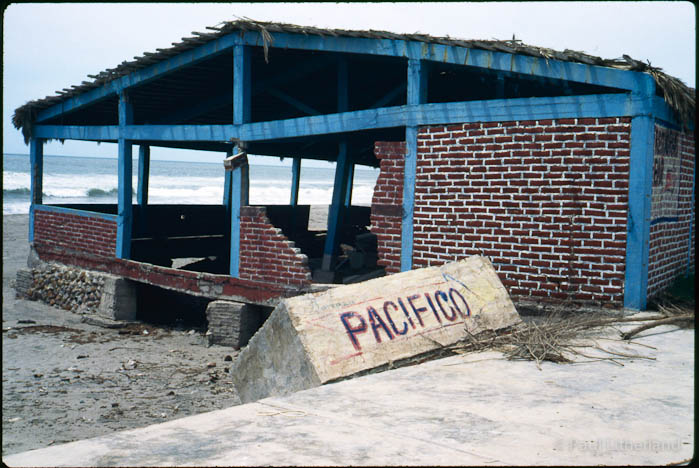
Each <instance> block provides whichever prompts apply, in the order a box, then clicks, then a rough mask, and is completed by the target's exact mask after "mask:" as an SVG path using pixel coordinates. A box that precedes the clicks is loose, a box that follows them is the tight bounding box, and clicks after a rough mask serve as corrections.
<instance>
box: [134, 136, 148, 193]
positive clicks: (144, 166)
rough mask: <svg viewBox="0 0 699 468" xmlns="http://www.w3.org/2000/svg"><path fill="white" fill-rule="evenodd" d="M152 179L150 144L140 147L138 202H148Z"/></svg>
mask: <svg viewBox="0 0 699 468" xmlns="http://www.w3.org/2000/svg"><path fill="white" fill-rule="evenodd" d="M149 179H150V146H147V145H140V146H139V147H138V195H137V197H136V199H137V200H138V204H139V205H141V206H145V205H147V204H148V185H149V184H148V181H149Z"/></svg>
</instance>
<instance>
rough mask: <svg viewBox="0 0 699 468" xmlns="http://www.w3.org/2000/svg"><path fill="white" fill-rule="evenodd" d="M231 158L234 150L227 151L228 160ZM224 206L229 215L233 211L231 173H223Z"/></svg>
mask: <svg viewBox="0 0 699 468" xmlns="http://www.w3.org/2000/svg"><path fill="white" fill-rule="evenodd" d="M231 156H233V149H229V150H228V151H226V158H229V157H231ZM223 206H225V207H226V212H227V213H229V212H230V209H231V171H225V172H224V173H223ZM229 214H230V213H229Z"/></svg>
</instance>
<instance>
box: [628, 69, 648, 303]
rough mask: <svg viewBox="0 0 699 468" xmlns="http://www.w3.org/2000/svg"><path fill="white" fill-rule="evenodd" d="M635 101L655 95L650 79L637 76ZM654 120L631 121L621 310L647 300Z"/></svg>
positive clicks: (638, 118) (642, 117) (645, 115)
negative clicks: (636, 98)
mask: <svg viewBox="0 0 699 468" xmlns="http://www.w3.org/2000/svg"><path fill="white" fill-rule="evenodd" d="M633 95H634V96H635V97H639V98H647V99H648V101H649V102H651V101H652V97H653V96H654V95H655V81H654V80H653V79H652V78H651V76H650V75H645V74H643V75H638V78H637V85H636V91H634V92H633ZM654 143H655V118H654V117H653V115H652V112H651V111H650V110H649V111H648V112H644V113H642V114H640V115H637V116H635V117H633V118H632V119H631V151H630V165H629V208H628V217H627V222H626V223H627V224H626V269H625V277H624V307H627V308H629V309H636V310H644V309H645V308H646V302H647V298H648V257H649V252H650V217H651V205H652V200H653V198H652V197H653V193H652V192H653V158H654V146H655V145H654Z"/></svg>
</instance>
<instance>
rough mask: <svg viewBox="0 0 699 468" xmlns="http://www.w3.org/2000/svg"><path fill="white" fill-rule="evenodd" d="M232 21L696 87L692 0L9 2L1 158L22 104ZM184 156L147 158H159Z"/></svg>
mask: <svg viewBox="0 0 699 468" xmlns="http://www.w3.org/2000/svg"><path fill="white" fill-rule="evenodd" d="M236 17H248V18H251V19H256V20H262V21H278V22H286V23H294V24H301V25H308V26H319V27H327V28H343V29H381V30H387V31H392V32H397V33H414V32H420V33H426V34H430V35H436V36H447V35H448V36H451V37H456V38H463V39H511V38H512V35H513V34H514V35H516V37H517V38H518V39H521V40H522V41H523V42H525V43H527V44H531V45H537V46H543V47H549V48H552V49H557V50H564V49H573V50H579V51H584V52H587V53H589V54H592V55H597V56H601V57H603V58H617V57H621V56H622V55H623V54H627V55H630V56H631V57H633V58H635V59H638V60H643V61H646V60H648V61H650V63H651V64H652V65H654V66H657V67H661V68H663V69H664V70H665V72H667V73H669V74H670V75H673V76H676V77H678V78H680V79H681V80H682V81H684V82H685V83H686V84H688V85H689V86H692V87H695V67H696V62H695V61H696V57H695V56H696V50H695V42H696V41H695V37H696V36H695V34H696V32H695V28H696V24H695V9H694V5H692V4H691V3H689V2H560V3H551V2H541V3H539V2H532V3H527V2H514V3H509V2H493V3H488V2H479V3H466V2H464V3H364V4H357V3H354V4H337V3H328V4H317V3H307V4H304V3H298V4H293V3H281V4H273V3H259V4H255V3H235V4H224V3H216V4H213V3H212V4H207V3H194V4H186V3H173V4H167V3H151V4H146V3H143V4H134V3H124V4H84V3H83V4H66V3H61V4H12V5H10V6H9V7H7V9H6V10H5V12H4V17H3V22H4V24H3V26H4V37H3V54H4V62H3V152H4V153H27V152H28V150H27V146H26V145H25V144H24V142H23V140H22V137H21V134H20V132H19V131H17V130H15V129H14V127H13V126H12V123H11V118H12V114H13V112H14V109H16V108H17V107H19V106H21V105H22V104H24V103H25V102H27V101H31V100H34V99H40V98H43V97H45V96H47V95H53V94H54V91H55V90H59V89H62V88H66V87H70V85H74V84H80V82H81V81H83V80H89V79H88V78H87V75H88V74H96V73H98V72H100V71H102V70H104V69H106V68H111V67H114V66H116V65H117V64H119V63H120V62H122V61H124V60H131V59H132V58H133V57H134V56H135V55H140V54H141V53H142V52H143V51H155V49H156V48H163V47H169V46H170V45H171V43H172V42H176V41H179V40H180V39H181V38H182V37H184V36H189V35H190V34H191V32H192V31H205V28H206V26H214V25H216V24H217V23H219V22H221V21H224V20H234V19H236ZM45 154H58V155H80V156H110V157H114V156H116V146H115V145H111V144H102V145H99V146H98V145H96V144H94V143H87V142H82V143H81V142H66V143H65V144H64V145H61V144H60V143H58V142H53V143H49V144H47V145H46V148H45ZM187 156H189V154H188V153H187V152H182V151H177V150H166V149H154V150H153V157H154V158H156V159H181V158H183V157H187ZM212 157H213V160H220V159H219V157H220V156H219V155H212ZM208 159H209V160H212V158H208Z"/></svg>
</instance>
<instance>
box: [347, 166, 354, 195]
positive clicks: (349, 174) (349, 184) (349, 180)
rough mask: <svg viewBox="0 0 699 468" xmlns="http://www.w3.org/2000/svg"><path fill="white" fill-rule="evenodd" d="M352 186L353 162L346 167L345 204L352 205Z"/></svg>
mask: <svg viewBox="0 0 699 468" xmlns="http://www.w3.org/2000/svg"><path fill="white" fill-rule="evenodd" d="M352 187H354V163H350V164H349V167H348V168H347V190H346V192H347V193H346V194H345V206H351V205H352Z"/></svg>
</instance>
